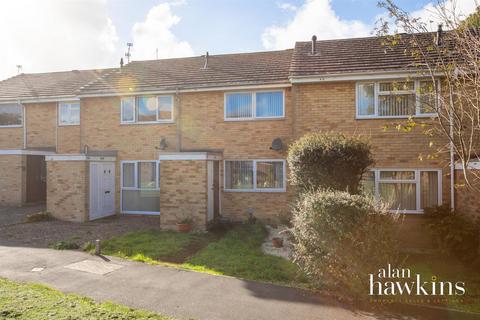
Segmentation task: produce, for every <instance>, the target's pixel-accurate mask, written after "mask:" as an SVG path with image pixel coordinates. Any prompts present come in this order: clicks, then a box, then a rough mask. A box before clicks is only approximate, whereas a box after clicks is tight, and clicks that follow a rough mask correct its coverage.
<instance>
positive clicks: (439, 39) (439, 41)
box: [436, 23, 443, 46]
mask: <svg viewBox="0 0 480 320" xmlns="http://www.w3.org/2000/svg"><path fill="white" fill-rule="evenodd" d="M442 33H443V25H442V24H441V23H440V24H439V25H438V29H437V39H436V40H437V41H436V43H437V46H441V45H442Z"/></svg>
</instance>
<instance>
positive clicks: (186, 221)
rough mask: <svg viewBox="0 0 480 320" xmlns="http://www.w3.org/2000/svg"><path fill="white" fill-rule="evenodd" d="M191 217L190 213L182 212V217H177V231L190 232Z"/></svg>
mask: <svg viewBox="0 0 480 320" xmlns="http://www.w3.org/2000/svg"><path fill="white" fill-rule="evenodd" d="M192 225H193V218H192V216H191V215H188V214H186V213H185V212H184V213H183V216H182V218H180V219H178V222H177V228H178V231H179V232H190V230H192Z"/></svg>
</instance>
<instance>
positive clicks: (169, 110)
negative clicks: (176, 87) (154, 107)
mask: <svg viewBox="0 0 480 320" xmlns="http://www.w3.org/2000/svg"><path fill="white" fill-rule="evenodd" d="M172 115H173V97H172V96H160V97H158V120H172V118H173V117H172Z"/></svg>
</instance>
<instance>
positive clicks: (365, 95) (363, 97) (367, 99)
mask: <svg viewBox="0 0 480 320" xmlns="http://www.w3.org/2000/svg"><path fill="white" fill-rule="evenodd" d="M357 99H358V115H361V116H367V115H373V114H375V84H373V83H365V84H359V85H358V98H357Z"/></svg>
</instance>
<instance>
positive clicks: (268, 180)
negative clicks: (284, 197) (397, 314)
mask: <svg viewBox="0 0 480 320" xmlns="http://www.w3.org/2000/svg"><path fill="white" fill-rule="evenodd" d="M257 188H259V189H282V188H283V162H263V161H262V162H260V161H257Z"/></svg>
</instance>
